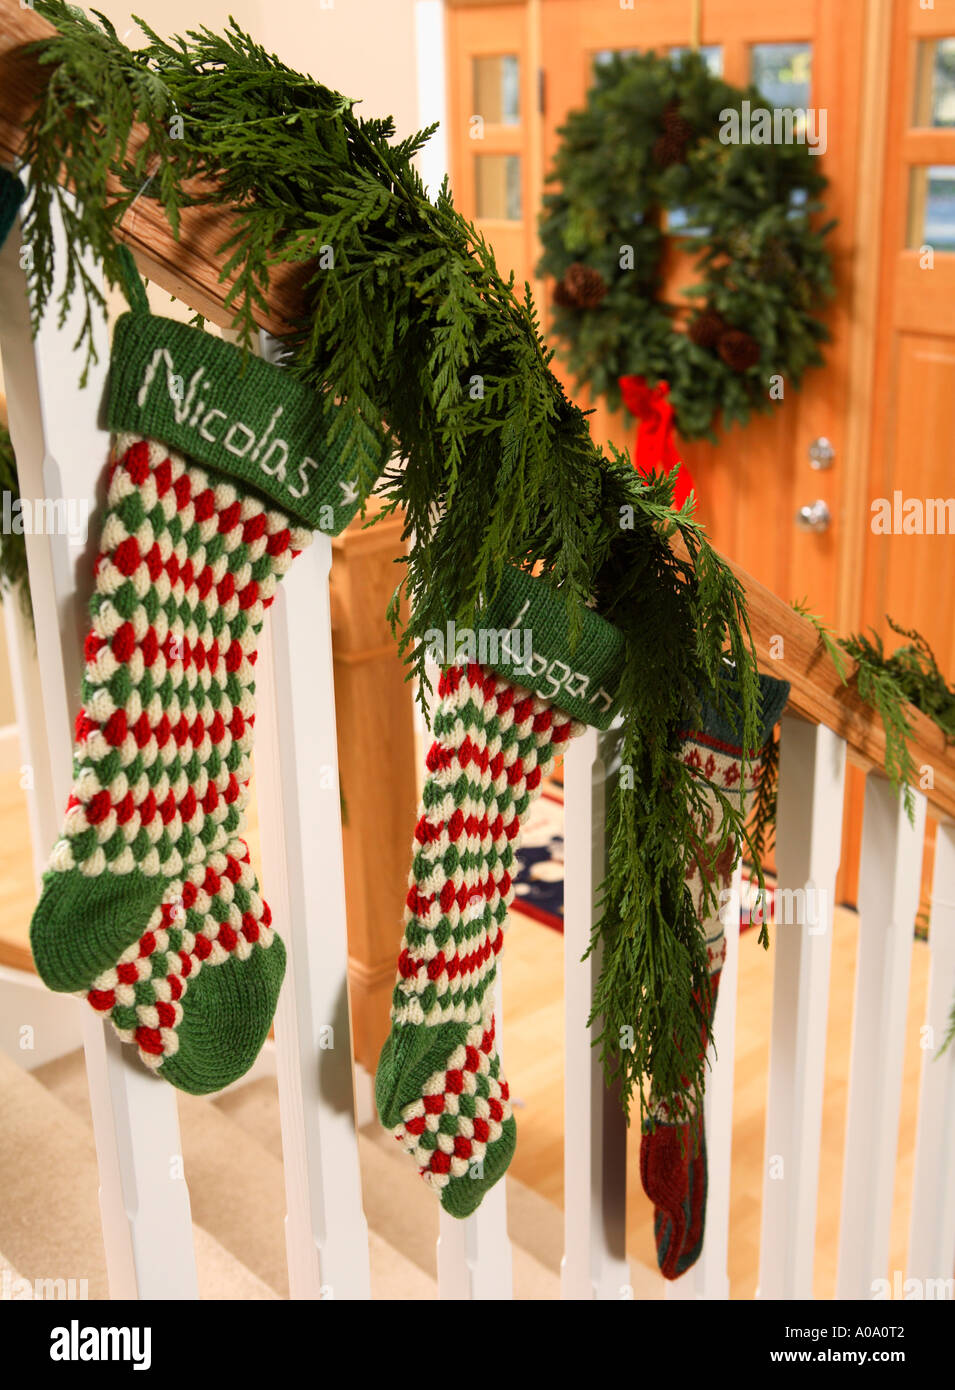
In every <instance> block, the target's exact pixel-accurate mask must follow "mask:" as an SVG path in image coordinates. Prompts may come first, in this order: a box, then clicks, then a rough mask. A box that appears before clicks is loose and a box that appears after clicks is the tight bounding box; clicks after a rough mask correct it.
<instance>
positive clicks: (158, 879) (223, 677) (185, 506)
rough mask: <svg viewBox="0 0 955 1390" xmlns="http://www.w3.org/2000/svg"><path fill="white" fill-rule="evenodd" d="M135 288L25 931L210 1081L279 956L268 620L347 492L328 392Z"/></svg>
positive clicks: (336, 521) (248, 1023)
mask: <svg viewBox="0 0 955 1390" xmlns="http://www.w3.org/2000/svg"><path fill="white" fill-rule="evenodd" d="M132 284H133V285H134V286H135V289H133V290H131V297H132V298H134V303H135V305H136V308H137V311H136V312H134V313H130V314H126V315H124V316H123V318H121V319H120V321H119V323H118V325H117V327H116V332H115V337H114V342H113V351H112V362H111V378H110V387H109V407H108V424H109V426H110V428H111V429H112V430H114V431H115V432H116V439H115V444H114V448H113V455H112V461H111V464H110V472H109V480H108V490H107V498H106V513H105V518H104V523H103V530H102V536H101V540H100V551H99V555H98V557H97V561H96V567H95V590H94V593H93V597H92V601H91V604H90V616H91V623H90V631H89V635H88V636H87V638H86V644H85V656H86V666H85V673H84V680H83V690H82V700H83V705H82V709H81V711H80V714H79V717H78V719H77V723H76V749H75V756H74V780H73V791H72V794H71V796H70V799H69V804H68V806H67V811H66V819H65V823H64V828H63V835H62V838H61V839H60V840H59V841H58V842H57V844H56V846H55V847H54V849H53V853H52V856H51V859H50V865H49V868H48V870H47V872H46V874H45V876H44V886H43V893H42V896H41V899H40V902H39V905H38V906H37V909H36V913H35V915H34V918H33V925H32V929H31V944H32V947H33V954H34V959H35V960H36V964H37V969H38V970H39V972H40V975H41V976H42V978H43V980H44V981H45V982H46V984H47V985H48V986H49V987H50V988H51V989H55V990H62V991H69V992H78V993H81V994H83V995H85V997H86V998H87V1000H88V1001H89V1003H90V1004H91V1005H92V1007H93V1008H94V1009H96V1010H97V1011H98V1012H100V1013H102V1014H103V1015H104V1016H108V1017H109V1018H110V1020H111V1022H112V1023H113V1025H114V1027H115V1028H116V1030H117V1032H118V1033H119V1036H120V1037H121V1038H122V1039H123V1040H124V1041H125V1042H130V1043H135V1044H136V1046H137V1047H138V1049H139V1053H140V1056H141V1057H142V1059H143V1061H144V1062H146V1063H147V1065H148V1066H150V1067H151V1068H153V1069H154V1070H156V1071H157V1072H158V1074H159V1075H160V1076H162V1077H164V1078H165V1079H166V1080H168V1081H171V1082H172V1084H173V1085H174V1086H177V1087H179V1088H180V1089H181V1090H184V1091H191V1092H194V1093H199V1094H202V1093H206V1092H209V1091H216V1090H219V1089H220V1088H221V1087H223V1086H225V1085H227V1084H228V1083H229V1082H231V1081H233V1080H235V1079H236V1077H238V1076H241V1075H242V1074H243V1073H244V1072H245V1071H246V1070H247V1069H248V1068H249V1066H250V1065H251V1064H252V1062H253V1061H254V1059H255V1057H256V1055H257V1054H258V1052H259V1049H260V1048H261V1046H262V1043H263V1042H264V1040H265V1037H266V1035H267V1033H268V1030H269V1026H270V1024H271V1021H272V1016H273V1013H274V1011H275V1004H276V1001H277V998H278V992H279V987H280V985H281V982H282V977H283V973H284V969H285V952H284V948H283V946H282V943H281V940H280V939H279V937H278V936H277V935H276V934H275V931H274V929H273V927H272V925H271V914H270V912H269V909H268V907H267V905H266V904H265V902H263V900H262V897H261V895H260V893H259V886H258V883H257V882H256V878H255V875H254V873H253V871H252V868H251V865H250V863H249V851H248V848H247V846H246V843H245V841H244V839H243V838H242V833H243V829H244V823H245V807H246V803H247V800H248V787H249V775H250V761H249V759H250V754H251V749H252V733H253V728H254V724H255V700H254V697H255V661H256V657H257V655H258V650H257V649H258V638H259V633H260V631H261V628H262V621H263V618H264V614H265V610H266V609H267V608H268V607H269V605H270V604H271V603H272V601H273V598H274V596H275V591H276V587H277V585H278V583H279V581H280V579H281V578H282V577H283V575H284V574H285V573H286V571H287V570H288V568H289V566H290V565H291V563H292V560H293V558H294V557H295V556H296V555H297V554H298V552H299V551H300V550H302V548H303V547H304V546H306V545H307V544H308V543H309V540H310V538H311V537H310V532H311V530H312V529H313V528H320V529H323V530H327V531H329V532H331V533H333V534H337V533H338V532H339V531H341V530H342V528H343V527H344V526H345V525H346V524H347V522H348V521H349V520H350V519H351V517H352V516H353V515H354V513H355V511H356V510H357V506H358V499H357V495H356V492H355V489H354V488H352V487H351V486H350V481H349V480H350V478H351V475H352V468H353V463H354V460H353V458H352V457H351V451H350V448H349V442H348V439H343V440H340V442H339V443H338V444H337V445H336V446H335V447H332V446H331V444H330V443H329V425H330V420H331V415H330V412H329V409H328V406H327V403H326V402H325V401H324V399H323V398H322V397H321V396H318V395H316V393H314V392H312V391H309V390H308V389H307V388H305V387H304V386H302V385H301V384H300V383H297V382H293V381H292V380H291V379H290V378H289V377H288V376H287V375H286V374H284V373H283V372H282V371H281V370H280V369H279V368H277V367H274V366H271V365H269V364H267V363H265V362H262V361H259V360H256V359H253V358H251V357H249V358H247V359H246V360H243V355H242V353H241V351H240V350H239V349H237V348H235V347H234V346H232V345H231V344H229V343H225V342H223V341H222V340H221V339H217V338H213V337H211V336H210V335H208V334H205V333H203V332H201V331H199V330H197V329H195V328H190V327H186V326H185V325H183V324H180V323H174V322H171V321H169V320H167V319H161V318H154V317H152V316H150V315H149V314H148V310H147V308H146V304H145V296H144V295H143V294H142V288H141V286H140V285H139V283H138V281H132Z"/></svg>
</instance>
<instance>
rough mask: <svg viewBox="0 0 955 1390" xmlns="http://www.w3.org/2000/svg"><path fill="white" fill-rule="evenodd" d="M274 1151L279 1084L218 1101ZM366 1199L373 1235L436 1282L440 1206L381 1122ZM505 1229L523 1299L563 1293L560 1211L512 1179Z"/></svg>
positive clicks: (362, 1136)
mask: <svg viewBox="0 0 955 1390" xmlns="http://www.w3.org/2000/svg"><path fill="white" fill-rule="evenodd" d="M215 1105H216V1107H217V1108H219V1109H221V1110H223V1111H224V1112H225V1113H226V1114H227V1115H229V1116H230V1118H232V1119H233V1120H234V1121H235V1122H236V1123H237V1124H240V1125H242V1127H243V1128H244V1129H247V1130H248V1132H249V1133H250V1134H252V1135H254V1137H255V1138H256V1139H257V1140H258V1141H259V1142H260V1143H261V1144H262V1145H263V1146H264V1147H265V1148H267V1149H269V1150H270V1152H272V1153H279V1154H280V1153H281V1151H282V1136H281V1127H280V1120H279V1103H278V1086H277V1083H276V1081H275V1080H274V1078H272V1077H260V1078H259V1079H258V1080H257V1081H252V1082H250V1083H249V1084H248V1085H246V1086H238V1087H235V1088H234V1089H232V1090H231V1091H226V1092H225V1094H224V1095H222V1096H219V1097H218V1098H217V1100H216V1101H215ZM358 1154H359V1161H360V1163H361V1181H362V1199H363V1201H364V1206H365V1217H366V1219H367V1221H368V1226H369V1228H370V1229H371V1230H372V1231H376V1232H378V1233H379V1234H380V1235H381V1236H383V1237H384V1239H385V1240H386V1241H387V1243H388V1245H389V1246H392V1247H393V1248H395V1249H397V1250H400V1251H401V1252H402V1254H403V1255H405V1256H406V1258H407V1259H408V1260H410V1261H411V1262H412V1263H413V1264H414V1265H416V1266H417V1268H418V1269H419V1270H421V1271H422V1273H424V1274H425V1275H427V1277H428V1279H429V1280H436V1279H437V1255H436V1245H437V1239H438V1210H439V1208H438V1204H437V1202H436V1201H435V1200H434V1196H433V1194H432V1193H430V1192H429V1191H428V1189H427V1188H426V1187H425V1185H424V1183H423V1182H422V1181H421V1179H420V1178H419V1177H418V1175H417V1173H416V1172H415V1170H414V1168H413V1167H411V1166H410V1165H409V1164H408V1162H407V1160H406V1159H405V1156H404V1154H403V1153H402V1152H401V1150H400V1149H399V1148H398V1145H397V1144H396V1143H395V1141H394V1139H392V1137H391V1135H389V1134H387V1133H386V1132H385V1130H383V1129H382V1128H381V1126H380V1125H378V1124H371V1125H367V1126H365V1127H364V1128H363V1129H361V1130H360V1131H359V1135H358ZM507 1193H508V1197H507V1205H508V1229H509V1231H510V1236H511V1246H512V1252H513V1267H514V1293H515V1297H517V1298H519V1299H538V1298H540V1299H552V1298H558V1297H559V1295H560V1276H559V1270H560V1259H561V1254H562V1252H563V1225H562V1220H561V1214H560V1212H559V1210H558V1209H557V1208H556V1207H555V1206H553V1204H552V1203H550V1202H548V1201H547V1200H546V1199H545V1198H543V1197H540V1196H539V1195H538V1194H537V1193H536V1192H532V1191H530V1189H529V1188H527V1187H525V1186H524V1185H523V1184H522V1183H519V1182H517V1181H515V1180H514V1179H513V1178H508V1180H507Z"/></svg>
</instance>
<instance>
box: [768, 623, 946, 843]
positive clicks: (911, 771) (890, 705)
mask: <svg viewBox="0 0 955 1390" xmlns="http://www.w3.org/2000/svg"><path fill="white" fill-rule="evenodd" d="M792 607H793V608H794V609H795V610H796V612H797V613H799V614H800V615H801V616H802V617H804V618H808V620H809V621H810V622H811V623H812V625H813V627H814V628H815V629H816V632H817V634H818V637H819V641H820V642H821V643H822V645H823V647H824V648H825V649H826V651H827V653H828V654H829V656H830V657H831V659H832V663H833V665H834V666H835V668H836V671H837V672H838V674H839V679H840V680H841V681H842V683H843V685H847V684H848V683H849V676H848V670H849V668H848V666H847V664H846V657H848V658H849V659H850V661H853V662H854V663H855V667H856V669H855V671H854V673H853V675H852V680H853V681H854V682H855V686H856V689H857V690H858V692H859V695H860V696H861V698H862V699H863V700H864V701H865V702H866V704H868V705H871V707H872V708H873V709H874V710H875V711H876V712H877V713H878V715H879V717H880V719H881V720H882V727H883V729H884V731H885V771H886V775H887V776H888V778H889V780H890V781H891V783H892V785H893V786H894V787H895V789H896V791H900V792H901V793H902V796H903V798H904V802H905V810H906V814H907V815H908V817H909V820H912V819H913V817H914V815H915V801H914V798H913V794H912V784H913V782H914V781H915V777H916V767H915V760H914V759H913V757H912V753H911V749H910V748H909V740H910V739H911V737H912V724H911V721H910V719H909V715H908V712H907V706H908V705H914V707H915V708H916V709H917V710H920V711H921V712H922V713H923V714H925V715H927V716H928V718H929V719H931V720H932V722H933V723H934V724H937V725H938V727H939V728H940V729H941V730H942V732H943V733H944V735H945V737H946V739H947V740H949V741H955V686H951V685H949V683H948V681H947V680H946V679H945V677H944V676H943V674H942V672H941V671H940V670H939V666H938V662H937V661H936V660H935V654H934V653H933V651H932V649H931V647H930V646H929V644H928V642H927V641H926V640H925V638H924V637H923V636H922V634H921V633H920V632H916V631H915V629H914V628H907V627H902V626H901V625H900V624H899V623H897V622H895V621H894V619H893V618H891V617H889V616H888V615H886V621H887V622H888V624H889V627H890V628H891V629H892V631H893V632H897V633H898V634H899V636H900V637H907V638H908V639H909V640H908V643H906V644H904V645H903V646H900V647H897V648H896V649H895V651H894V652H892V653H891V655H889V656H886V653H885V647H884V645H883V642H882V638H881V637H880V636H879V634H878V633H877V632H875V631H874V630H873V631H872V636H871V637H866V636H865V635H864V634H862V633H856V634H853V635H851V636H849V637H837V636H835V635H834V634H833V632H832V631H831V629H830V628H828V627H827V626H826V624H825V623H824V622H823V620H822V618H820V617H819V615H818V614H817V613H810V612H809V609H808V607H807V604H806V600H805V599H803V600H801V601H795V602H793V604H792Z"/></svg>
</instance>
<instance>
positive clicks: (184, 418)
mask: <svg viewBox="0 0 955 1390" xmlns="http://www.w3.org/2000/svg"><path fill="white" fill-rule="evenodd" d="M335 415H336V411H335V407H334V405H332V404H331V403H330V402H329V400H328V399H327V398H326V397H324V396H322V395H320V394H319V393H317V392H315V391H312V390H310V389H309V388H308V387H307V386H304V385H303V384H302V383H301V382H300V381H296V380H295V378H294V377H291V376H289V374H288V373H287V372H286V371H283V370H282V368H281V367H276V366H273V365H272V364H271V363H269V362H264V361H263V360H262V359H261V358H258V357H252V356H251V355H249V354H244V353H243V352H242V349H241V348H238V347H236V346H235V345H234V344H233V343H227V342H225V341H224V340H223V339H222V338H215V337H213V336H212V335H211V334H209V333H204V332H203V331H202V330H201V329H198V328H192V327H190V326H189V325H188V324H185V323H177V322H176V321H175V320H173V319H166V318H160V317H158V316H154V315H152V314H144V313H128V314H124V315H123V316H122V318H121V319H120V320H119V322H118V323H117V325H116V331H115V335H114V338H113V352H112V362H111V367H110V386H109V404H108V408H107V425H108V427H109V428H110V429H111V430H113V431H114V432H123V431H128V432H130V433H132V434H140V435H144V436H145V437H146V438H149V439H158V440H161V441H162V442H163V443H164V444H168V445H170V446H171V447H172V448H175V449H179V450H181V451H182V452H183V453H184V454H187V455H188V456H189V458H191V459H195V460H197V461H198V462H200V463H204V464H207V465H208V466H209V467H210V468H213V469H215V470H216V471H217V472H219V473H224V474H225V475H226V476H228V477H231V478H234V479H236V480H237V481H239V482H242V483H245V484H248V485H249V486H250V487H253V488H255V489H256V491H257V492H259V493H262V494H264V495H265V496H266V497H267V498H268V499H269V500H270V501H271V502H274V503H275V505H276V506H277V507H279V508H280V509H281V510H282V511H283V512H285V513H286V514H287V515H289V516H291V517H293V518H295V519H296V520H297V521H299V522H301V523H303V524H304V525H306V526H308V527H309V528H310V529H311V530H313V531H324V532H326V533H327V534H330V535H333V536H337V535H338V534H339V532H340V531H343V530H344V528H345V527H346V526H347V525H348V523H349V521H351V519H352V517H353V516H354V515H355V513H356V512H357V511H358V508H359V506H360V504H361V497H360V495H359V490H358V485H357V464H358V450H357V447H356V444H355V440H354V436H353V434H352V432H351V431H350V430H348V429H347V428H341V427H340V428H339V429H338V430H337V431H336V430H335V429H334V423H335ZM382 462H384V459H382Z"/></svg>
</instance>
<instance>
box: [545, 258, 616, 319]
mask: <svg viewBox="0 0 955 1390" xmlns="http://www.w3.org/2000/svg"><path fill="white" fill-rule="evenodd" d="M609 289H610V286H609V285H608V284H607V282H606V280H605V279H604V278H603V276H602V275H601V273H600V271H599V270H594V269H593V267H592V266H589V265H584V264H583V262H582V261H574V262H573V263H572V264H571V265H569V266H568V267H567V269H566V270H565V271H564V278H563V279H562V280H560V281H559V282H558V284H557V286H556V288H555V290H554V303H555V304H559V305H560V306H561V308H562V309H596V307H597V305H598V304H599V303H600V301H601V300H602V299H603V297H604V296H605V295H606V293H607V291H608V290H609Z"/></svg>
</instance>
